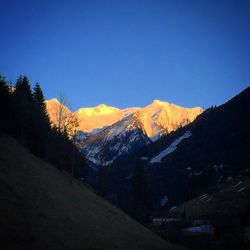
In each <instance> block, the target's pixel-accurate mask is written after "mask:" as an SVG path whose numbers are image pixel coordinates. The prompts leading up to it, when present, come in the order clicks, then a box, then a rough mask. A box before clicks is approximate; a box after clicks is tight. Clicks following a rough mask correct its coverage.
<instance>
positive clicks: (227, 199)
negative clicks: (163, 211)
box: [173, 177, 250, 218]
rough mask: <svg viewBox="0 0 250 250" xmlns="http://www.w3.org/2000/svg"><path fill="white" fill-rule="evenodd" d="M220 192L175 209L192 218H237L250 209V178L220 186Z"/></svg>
mask: <svg viewBox="0 0 250 250" xmlns="http://www.w3.org/2000/svg"><path fill="white" fill-rule="evenodd" d="M218 189H219V190H220V191H217V192H215V193H213V194H210V195H207V196H200V197H197V198H195V199H193V200H190V201H188V202H186V203H184V204H182V205H181V206H178V207H177V208H176V209H174V210H173V211H174V212H179V213H183V211H184V209H185V212H186V215H187V216H191V217H197V216H198V217H201V218H204V217H211V218H213V217H214V216H216V215H217V216H237V215H240V214H244V213H246V211H247V209H248V208H249V207H250V178H249V177H248V178H236V179H232V180H231V181H228V182H227V183H224V184H222V185H219V186H218Z"/></svg>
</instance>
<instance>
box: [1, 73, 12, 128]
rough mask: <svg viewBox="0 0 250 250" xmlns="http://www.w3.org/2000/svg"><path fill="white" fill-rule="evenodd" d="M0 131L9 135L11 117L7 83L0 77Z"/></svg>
mask: <svg viewBox="0 0 250 250" xmlns="http://www.w3.org/2000/svg"><path fill="white" fill-rule="evenodd" d="M0 114H1V122H0V130H1V131H2V132H7V133H10V132H11V131H12V123H11V115H12V107H11V92H10V89H9V86H8V84H7V81H6V80H5V78H4V77H3V76H1V75H0Z"/></svg>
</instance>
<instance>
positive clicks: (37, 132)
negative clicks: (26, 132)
mask: <svg viewBox="0 0 250 250" xmlns="http://www.w3.org/2000/svg"><path fill="white" fill-rule="evenodd" d="M33 99H34V111H35V112H34V113H33V124H34V127H33V129H32V132H33V135H32V145H31V151H32V152H33V153H34V154H36V155H38V156H40V157H45V155H46V144H47V142H48V136H49V130H50V122H49V117H48V114H47V110H46V104H45V99H44V95H43V92H42V89H41V87H40V85H39V83H36V85H35V87H34V91H33Z"/></svg>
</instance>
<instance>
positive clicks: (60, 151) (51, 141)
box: [0, 76, 84, 178]
mask: <svg viewBox="0 0 250 250" xmlns="http://www.w3.org/2000/svg"><path fill="white" fill-rule="evenodd" d="M0 112H1V123H0V133H6V134H10V135H12V136H14V137H15V138H17V139H18V141H20V143H22V144H23V145H24V146H25V147H27V148H29V149H30V151H31V152H32V153H33V154H34V155H36V156H39V157H41V158H42V159H45V160H47V161H49V162H51V163H53V164H54V165H55V166H57V167H58V168H60V169H64V170H66V171H68V172H71V168H72V164H74V168H75V176H76V177H78V178H81V177H82V176H83V172H84V157H83V156H82V155H81V154H80V153H79V152H78V150H77V148H76V147H75V146H74V145H73V140H70V138H69V136H68V133H67V132H68V131H67V130H66V129H65V130H63V131H61V130H59V129H58V128H57V127H56V126H52V125H51V124H50V121H49V118H48V114H47V110H46V105H45V99H44V95H43V91H42V89H41V87H40V85H39V84H38V83H36V84H35V86H34V89H33V90H32V89H31V85H30V83H29V79H28V78H27V77H26V76H20V77H19V78H18V79H17V80H16V83H15V85H14V86H12V85H11V84H10V83H9V82H8V81H7V80H6V79H5V78H4V77H2V76H0ZM74 148H75V149H74ZM73 154H74V162H72V161H73Z"/></svg>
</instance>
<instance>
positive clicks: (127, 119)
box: [46, 99, 203, 165]
mask: <svg viewBox="0 0 250 250" xmlns="http://www.w3.org/2000/svg"><path fill="white" fill-rule="evenodd" d="M46 105H47V111H48V114H49V117H50V119H51V122H52V123H54V124H56V119H57V118H56V115H57V113H58V110H59V106H60V107H62V108H63V110H64V113H65V115H66V116H67V115H70V114H74V115H75V116H76V117H77V119H78V121H79V127H78V135H77V139H78V145H79V146H80V148H81V150H82V152H83V153H84V155H85V157H86V158H87V159H88V160H90V161H91V162H93V163H94V164H96V165H110V164H113V163H114V162H115V161H117V160H119V159H121V158H125V157H127V156H128V155H130V154H132V153H134V152H136V151H137V150H139V149H140V148H142V147H143V146H145V145H147V144H149V143H151V142H154V141H157V140H158V139H159V138H160V137H161V136H162V135H164V134H168V133H170V132H172V131H175V130H176V129H178V128H179V127H181V126H185V125H187V124H189V123H190V122H192V121H193V120H194V119H195V118H196V117H197V116H198V115H200V114H201V113H202V112H203V110H202V109H201V108H199V107H195V108H184V107H180V106H177V105H175V104H171V103H168V102H163V101H159V100H154V101H153V102H152V103H151V104H149V105H147V106H145V107H143V108H138V107H132V108H126V109H118V108H115V107H111V106H107V105H105V104H101V105H98V106H96V107H92V108H80V109H78V110H77V111H76V112H71V111H70V110H69V109H68V108H67V107H66V106H64V105H62V104H60V102H59V101H58V100H57V99H51V100H48V101H46Z"/></svg>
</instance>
